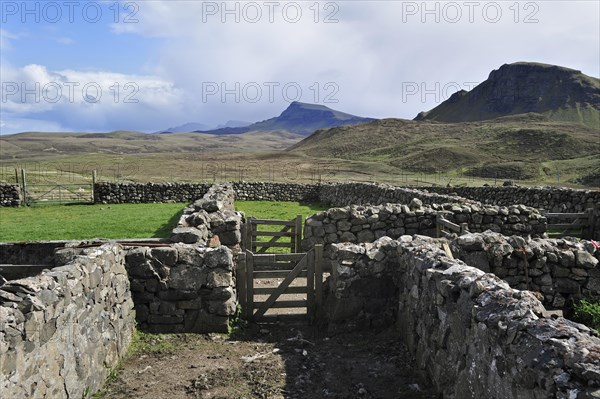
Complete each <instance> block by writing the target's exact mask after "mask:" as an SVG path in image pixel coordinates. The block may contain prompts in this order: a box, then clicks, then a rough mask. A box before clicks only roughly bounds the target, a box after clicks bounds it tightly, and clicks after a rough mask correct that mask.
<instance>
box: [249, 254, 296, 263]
mask: <svg viewBox="0 0 600 399" xmlns="http://www.w3.org/2000/svg"><path fill="white" fill-rule="evenodd" d="M305 255H306V254H254V264H255V265H263V264H266V263H267V262H269V263H271V262H288V261H289V262H297V261H299V260H300V259H302V258H304V256H305Z"/></svg>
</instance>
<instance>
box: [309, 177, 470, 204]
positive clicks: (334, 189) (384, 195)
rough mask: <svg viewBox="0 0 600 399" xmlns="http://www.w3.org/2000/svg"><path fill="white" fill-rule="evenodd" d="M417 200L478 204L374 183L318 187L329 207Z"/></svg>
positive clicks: (453, 196) (435, 202)
mask: <svg viewBox="0 0 600 399" xmlns="http://www.w3.org/2000/svg"><path fill="white" fill-rule="evenodd" d="M413 198H417V199H418V200H420V201H421V202H422V203H423V204H426V205H432V204H444V203H450V204H478V201H473V200H469V199H466V198H462V197H459V196H457V195H446V194H436V193H428V192H426V191H423V190H418V189H414V188H408V187H395V186H389V185H386V184H375V183H326V184H322V185H321V186H320V187H319V200H320V201H321V202H323V203H326V204H329V205H331V206H336V207H339V206H346V205H349V204H353V205H380V204H384V203H393V204H408V203H409V202H410V201H412V199H413Z"/></svg>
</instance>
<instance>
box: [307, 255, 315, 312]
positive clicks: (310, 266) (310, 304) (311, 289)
mask: <svg viewBox="0 0 600 399" xmlns="http://www.w3.org/2000/svg"><path fill="white" fill-rule="evenodd" d="M306 258H307V262H306V263H307V267H306V287H307V288H306V314H308V320H311V321H312V320H314V313H315V250H314V249H312V250H310V252H308V253H307V254H306Z"/></svg>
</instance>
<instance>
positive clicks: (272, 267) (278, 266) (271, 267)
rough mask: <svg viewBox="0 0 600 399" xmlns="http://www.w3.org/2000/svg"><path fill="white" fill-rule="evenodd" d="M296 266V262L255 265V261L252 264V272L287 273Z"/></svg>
mask: <svg viewBox="0 0 600 399" xmlns="http://www.w3.org/2000/svg"><path fill="white" fill-rule="evenodd" d="M294 266H296V262H272V263H262V264H260V265H257V264H256V259H255V262H254V271H255V272H258V271H260V272H268V271H283V270H287V271H288V272H289V271H290V270H292V269H293V268H294Z"/></svg>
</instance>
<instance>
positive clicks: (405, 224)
mask: <svg viewBox="0 0 600 399" xmlns="http://www.w3.org/2000/svg"><path fill="white" fill-rule="evenodd" d="M407 204H408V205H403V204H385V205H377V206H356V205H352V206H348V207H344V208H331V209H328V210H327V211H323V212H319V213H317V214H315V215H312V216H310V217H308V218H307V219H306V222H305V226H304V239H303V241H302V248H303V249H304V250H308V249H310V248H312V247H314V245H315V244H324V245H325V246H324V249H325V254H326V255H327V254H328V253H329V250H330V248H331V244H334V243H339V242H351V243H363V242H372V241H374V240H376V239H378V238H381V237H384V236H388V237H391V238H398V237H400V236H402V235H405V234H408V235H413V234H423V235H428V236H435V234H436V214H438V213H441V214H443V215H444V217H445V218H446V219H448V220H450V221H451V222H453V223H456V224H461V223H467V225H468V228H469V231H471V232H482V231H486V230H492V231H496V232H501V233H502V234H505V235H513V234H519V235H525V236H526V235H533V236H540V235H542V234H543V233H544V232H545V231H546V219H545V218H544V217H543V216H541V215H540V213H539V212H537V210H536V209H534V208H529V207H525V206H522V205H514V206H510V207H498V206H480V205H477V204H463V205H458V204H441V205H437V204H433V205H432V206H423V204H422V202H421V200H418V199H416V198H414V199H412V200H410V201H408V202H407Z"/></svg>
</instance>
